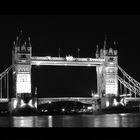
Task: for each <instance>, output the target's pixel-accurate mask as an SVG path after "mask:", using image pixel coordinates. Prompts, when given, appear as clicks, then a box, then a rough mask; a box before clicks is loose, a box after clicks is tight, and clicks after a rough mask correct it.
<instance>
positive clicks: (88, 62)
mask: <svg viewBox="0 0 140 140" xmlns="http://www.w3.org/2000/svg"><path fill="white" fill-rule="evenodd" d="M104 61H105V60H104V59H97V58H73V57H72V58H71V57H70V58H67V57H66V58H65V57H31V65H54V66H97V65H101V64H102V63H103V62H104Z"/></svg>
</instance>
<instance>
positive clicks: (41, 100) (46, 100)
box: [38, 97, 99, 104]
mask: <svg viewBox="0 0 140 140" xmlns="http://www.w3.org/2000/svg"><path fill="white" fill-rule="evenodd" d="M98 99H99V98H98V97H94V98H91V97H87V98H83V97H79V98H78V97H63V98H38V104H45V103H50V102H58V101H76V102H81V103H86V104H94V103H95V104H96V102H97V100H98Z"/></svg>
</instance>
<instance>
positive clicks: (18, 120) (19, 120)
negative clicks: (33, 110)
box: [12, 116, 38, 127]
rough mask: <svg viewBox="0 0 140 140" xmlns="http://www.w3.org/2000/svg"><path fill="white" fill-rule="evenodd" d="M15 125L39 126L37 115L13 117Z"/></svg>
mask: <svg viewBox="0 0 140 140" xmlns="http://www.w3.org/2000/svg"><path fill="white" fill-rule="evenodd" d="M12 119H13V120H12V121H13V127H37V126H38V124H37V123H38V121H37V117H35V116H30V117H12Z"/></svg>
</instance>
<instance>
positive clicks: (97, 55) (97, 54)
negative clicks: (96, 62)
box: [96, 44, 99, 58]
mask: <svg viewBox="0 0 140 140" xmlns="http://www.w3.org/2000/svg"><path fill="white" fill-rule="evenodd" d="M98 47H99V46H98V44H97V45H96V58H98V57H99V49H98Z"/></svg>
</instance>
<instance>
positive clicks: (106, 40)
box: [104, 36, 107, 50]
mask: <svg viewBox="0 0 140 140" xmlns="http://www.w3.org/2000/svg"><path fill="white" fill-rule="evenodd" d="M106 41H107V37H106V36H105V39H104V50H106Z"/></svg>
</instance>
